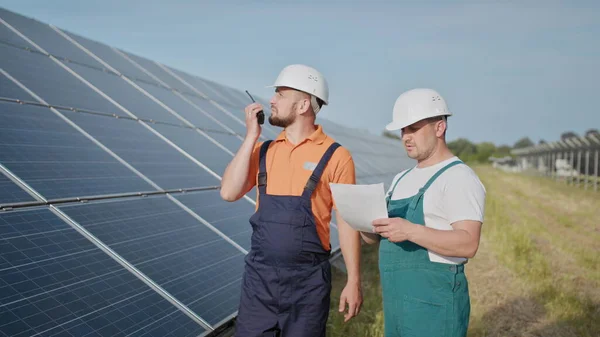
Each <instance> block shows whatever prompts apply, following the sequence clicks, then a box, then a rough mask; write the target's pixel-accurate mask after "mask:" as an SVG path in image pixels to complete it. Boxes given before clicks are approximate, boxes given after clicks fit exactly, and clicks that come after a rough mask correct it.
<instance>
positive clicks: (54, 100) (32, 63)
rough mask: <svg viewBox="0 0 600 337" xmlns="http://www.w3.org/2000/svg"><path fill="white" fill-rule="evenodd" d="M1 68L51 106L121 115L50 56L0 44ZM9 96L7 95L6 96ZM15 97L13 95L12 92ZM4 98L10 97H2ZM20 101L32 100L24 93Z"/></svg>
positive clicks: (16, 96)
mask: <svg viewBox="0 0 600 337" xmlns="http://www.w3.org/2000/svg"><path fill="white" fill-rule="evenodd" d="M0 55H2V57H1V58H0V68H2V69H4V70H5V71H6V72H7V73H8V74H9V75H10V76H12V77H14V78H15V79H17V80H18V81H19V82H21V83H22V84H23V85H24V86H25V87H27V88H28V89H29V90H31V91H33V92H34V93H36V94H37V95H38V96H40V97H41V98H42V99H44V100H45V101H46V102H47V103H49V104H51V105H57V106H63V107H72V108H78V109H82V110H90V111H101V112H106V113H114V114H122V113H123V112H122V111H121V110H119V109H118V108H117V107H116V106H114V105H113V104H111V103H110V102H109V101H108V100H106V99H104V98H103V97H102V96H100V95H99V94H98V93H96V92H94V91H93V90H92V89H90V88H89V87H87V86H85V85H83V83H82V82H81V81H80V80H78V79H77V78H75V77H74V76H72V75H71V74H69V73H68V72H66V71H65V70H64V69H62V68H61V67H60V66H59V65H57V64H56V63H55V62H53V61H52V60H51V59H50V58H48V56H45V55H43V54H40V53H35V52H30V51H26V50H23V49H19V48H16V47H12V46H8V45H4V44H0ZM7 94H8V93H7ZM11 94H14V93H11ZM0 95H1V96H2V97H7V96H5V94H4V91H3V92H2V94H0ZM10 98H18V99H22V100H28V101H31V100H32V97H31V95H29V94H27V93H26V92H25V91H21V92H17V93H16V94H15V96H12V97H10Z"/></svg>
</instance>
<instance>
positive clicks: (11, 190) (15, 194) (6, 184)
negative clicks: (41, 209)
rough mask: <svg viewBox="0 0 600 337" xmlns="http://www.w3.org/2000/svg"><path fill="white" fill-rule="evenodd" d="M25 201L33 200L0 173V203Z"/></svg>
mask: <svg viewBox="0 0 600 337" xmlns="http://www.w3.org/2000/svg"><path fill="white" fill-rule="evenodd" d="M0 130H1V129H0ZM25 201H34V199H33V197H32V196H31V195H29V194H28V193H27V192H25V191H24V190H23V189H22V188H20V187H19V186H17V184H15V183H13V182H12V181H11V180H10V179H8V178H7V177H6V176H4V175H2V174H0V205H2V204H9V203H17V202H25Z"/></svg>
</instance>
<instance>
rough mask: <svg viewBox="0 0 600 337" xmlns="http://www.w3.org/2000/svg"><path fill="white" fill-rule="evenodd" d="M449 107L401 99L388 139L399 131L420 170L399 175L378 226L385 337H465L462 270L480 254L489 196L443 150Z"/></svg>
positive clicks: (369, 237) (436, 97)
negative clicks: (480, 242)
mask: <svg viewBox="0 0 600 337" xmlns="http://www.w3.org/2000/svg"><path fill="white" fill-rule="evenodd" d="M450 115H451V112H450V111H449V110H448V107H447V105H446V102H445V100H444V99H443V98H442V96H441V95H440V94H439V93H437V92H436V91H435V90H432V89H413V90H409V91H407V92H405V93H403V94H402V95H400V96H399V97H398V99H397V100H396V103H395V105H394V109H393V120H392V122H391V123H389V124H388V125H387V126H386V129H387V130H389V131H394V130H401V132H402V142H403V143H404V147H405V149H406V152H407V154H408V156H409V157H410V158H413V159H416V160H417V164H416V166H414V167H412V168H410V169H408V170H405V171H403V172H400V173H399V174H398V175H396V177H395V178H394V180H393V181H392V184H391V186H390V189H389V190H388V195H387V198H386V202H387V208H388V218H384V219H377V220H375V221H373V228H374V232H375V234H372V233H366V232H361V235H362V237H363V239H364V240H365V241H366V242H367V243H375V242H379V243H380V246H379V269H380V274H381V283H382V290H383V292H382V294H383V307H384V322H385V336H386V337H391V336H423V337H425V336H445V337H459V336H460V337H463V336H466V334H467V328H468V325H469V316H470V298H469V288H468V283H467V279H466V277H465V274H464V264H465V263H466V262H467V260H468V259H469V258H472V257H473V256H475V253H476V252H477V249H478V247H479V238H480V231H481V225H482V223H483V213H484V204H485V194H486V191H485V188H484V186H483V184H482V183H481V181H480V180H479V178H478V177H477V175H476V174H475V172H474V171H473V170H472V169H471V168H469V167H468V166H467V165H466V164H464V163H463V162H462V161H460V160H459V159H458V158H457V157H456V156H455V155H454V154H452V152H451V151H450V150H449V149H448V146H447V145H446V140H445V137H446V128H447V117H448V116H450Z"/></svg>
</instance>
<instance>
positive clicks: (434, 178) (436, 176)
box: [421, 160, 463, 192]
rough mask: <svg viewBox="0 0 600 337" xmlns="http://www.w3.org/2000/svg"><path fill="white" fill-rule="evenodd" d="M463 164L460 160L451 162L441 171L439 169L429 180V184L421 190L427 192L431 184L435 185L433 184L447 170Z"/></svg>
mask: <svg viewBox="0 0 600 337" xmlns="http://www.w3.org/2000/svg"><path fill="white" fill-rule="evenodd" d="M462 163H463V162H462V161H460V160H456V161H453V162H451V163H450V164H448V165H446V166H444V167H442V168H441V169H439V170H438V171H437V172H436V173H435V174H434V175H433V176H432V177H431V178H429V180H428V181H427V183H426V184H425V186H423V187H422V188H421V189H422V190H423V192H425V191H427V189H428V188H429V186H431V184H433V182H434V181H435V180H436V179H437V178H438V177H439V176H440V175H441V174H442V173H444V172H445V171H446V170H447V169H449V168H451V167H452V166H454V165H458V164H462Z"/></svg>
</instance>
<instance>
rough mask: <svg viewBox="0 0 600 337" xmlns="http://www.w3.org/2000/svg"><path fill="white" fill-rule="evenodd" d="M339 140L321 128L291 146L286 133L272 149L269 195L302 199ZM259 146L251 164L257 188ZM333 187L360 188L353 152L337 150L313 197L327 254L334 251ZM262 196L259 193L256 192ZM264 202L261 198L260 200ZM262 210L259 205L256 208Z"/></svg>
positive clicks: (268, 183) (314, 213)
mask: <svg viewBox="0 0 600 337" xmlns="http://www.w3.org/2000/svg"><path fill="white" fill-rule="evenodd" d="M334 142H335V140H333V139H332V138H331V137H329V136H327V135H326V134H325V133H324V132H323V129H322V127H321V125H317V130H315V132H313V133H312V134H311V135H310V136H309V137H308V138H306V139H304V140H302V141H301V142H300V143H298V144H297V145H293V144H292V143H290V142H289V141H288V140H287V138H286V135H285V130H284V131H282V132H281V133H280V134H279V135H278V136H277V138H276V139H275V140H274V141H273V142H271V144H270V145H269V150H268V151H267V158H266V161H265V164H266V169H267V193H268V194H272V195H292V196H300V195H302V192H303V191H304V186H305V185H306V182H307V181H308V178H309V177H310V175H311V174H312V170H313V169H314V168H315V167H316V166H317V164H318V163H319V161H320V160H321V157H322V156H323V154H324V153H325V151H327V149H328V148H329V146H330V145H331V144H333V143H334ZM261 145H262V142H258V143H257V144H256V145H255V147H254V151H253V152H252V158H251V160H250V174H249V175H248V177H252V178H249V179H254V185H253V186H257V184H258V169H259V156H260V146H261ZM329 183H339V184H356V175H355V171H354V160H353V159H352V155H351V154H350V152H349V151H348V150H347V149H346V148H344V147H343V146H340V147H338V148H337V150H335V152H334V153H333V156H332V157H331V159H330V160H329V162H328V163H327V165H326V166H325V170H324V171H323V175H322V176H321V179H320V180H319V183H318V184H317V187H316V188H315V190H314V192H313V194H312V196H311V206H312V211H313V216H314V218H315V222H316V224H317V233H318V234H319V238H320V239H321V243H322V244H323V247H324V248H325V249H326V250H329V249H330V243H329V235H330V233H329V232H330V231H329V223H330V221H331V210H332V209H335V205H334V202H333V197H332V195H331V190H330V189H329ZM256 193H257V195H258V194H259V191H258V189H257V190H256ZM257 199H258V200H259V201H260V197H259V198H257ZM256 207H257V208H258V202H257V204H256Z"/></svg>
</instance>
